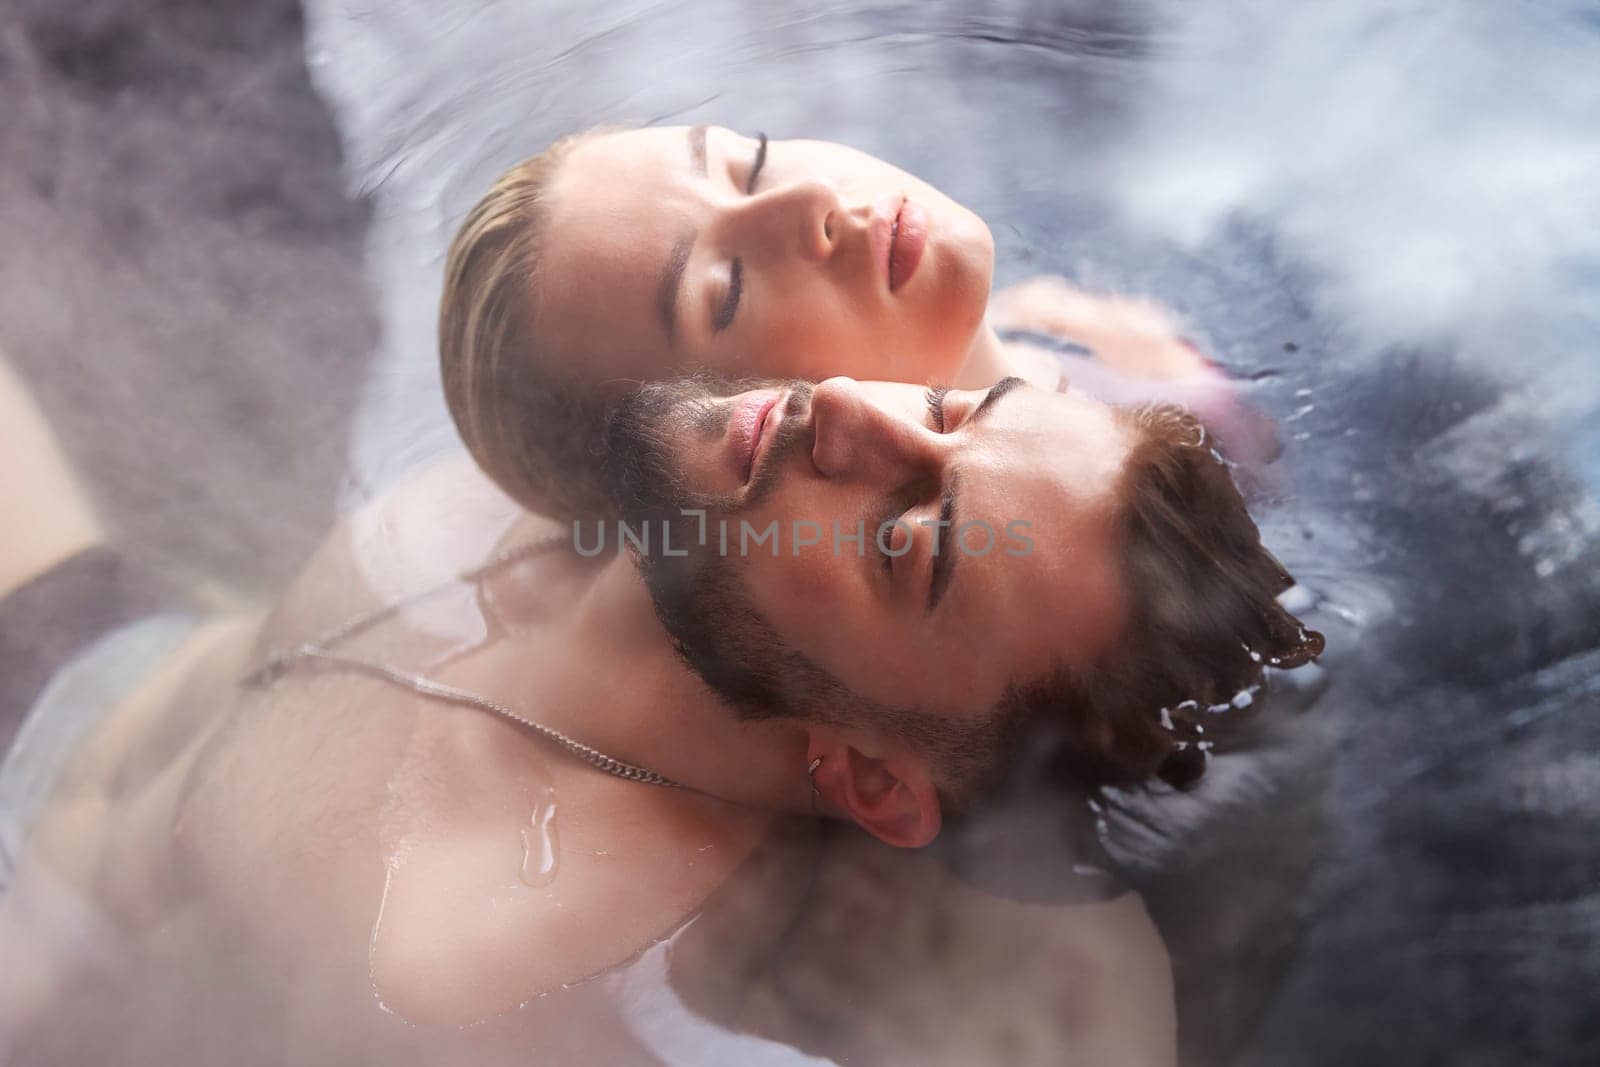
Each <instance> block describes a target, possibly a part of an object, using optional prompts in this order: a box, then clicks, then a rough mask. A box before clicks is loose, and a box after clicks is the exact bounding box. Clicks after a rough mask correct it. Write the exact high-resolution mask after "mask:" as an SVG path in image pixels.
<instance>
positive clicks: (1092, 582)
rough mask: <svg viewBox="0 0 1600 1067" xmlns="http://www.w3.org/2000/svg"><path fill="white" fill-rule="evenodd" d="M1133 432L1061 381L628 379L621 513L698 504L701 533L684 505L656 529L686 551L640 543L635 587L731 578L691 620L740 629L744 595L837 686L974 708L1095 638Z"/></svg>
mask: <svg viewBox="0 0 1600 1067" xmlns="http://www.w3.org/2000/svg"><path fill="white" fill-rule="evenodd" d="M1132 444H1133V440H1132V435H1131V433H1130V431H1128V430H1127V429H1125V428H1124V427H1123V426H1122V425H1121V424H1120V423H1119V422H1118V421H1117V420H1116V419H1115V418H1114V417H1113V414H1112V412H1111V409H1109V408H1108V407H1106V406H1105V405H1103V404H1100V403H1098V402H1096V401H1094V400H1091V399H1089V398H1088V397H1086V396H1084V395H1082V394H1078V393H1072V392H1069V393H1065V394H1058V393H1046V392H1042V391H1040V390H1037V389H1033V388H1031V387H1028V386H1026V385H1023V384H1022V383H1020V382H1018V381H1016V380H1011V379H1008V380H1007V381H1004V382H1001V383H1000V384H999V385H997V386H995V387H994V388H993V389H990V390H977V391H971V392H957V391H950V392H945V393H942V394H940V393H938V392H936V391H935V392H930V391H929V390H926V389H923V388H921V387H918V386H911V385H903V384H896V383H882V382H857V381H853V380H851V379H848V378H832V379H829V380H827V381H824V382H822V383H820V384H818V385H816V386H814V387H812V386H808V385H807V384H805V383H803V382H789V383H779V384H775V385H763V386H760V387H756V388H750V389H746V390H745V391H743V392H736V393H734V394H733V395H722V396H718V395H712V390H710V389H708V388H707V387H705V386H703V385H701V386H696V385H695V384H694V383H684V382H679V383H663V384H660V385H653V386H647V387H646V388H645V389H644V390H643V391H642V392H641V393H640V395H639V396H638V397H637V398H636V399H635V401H634V402H633V403H632V404H631V405H630V406H629V407H628V408H626V409H625V410H624V412H623V414H622V416H621V417H620V418H619V420H618V423H617V424H616V426H615V428H614V435H613V442H612V445H613V449H614V450H617V451H620V452H621V453H622V456H621V457H619V458H620V463H619V466H620V467H625V468H627V469H630V470H631V471H632V472H633V474H634V477H633V479H632V481H631V485H632V487H633V499H631V500H625V501H624V510H625V511H626V512H628V513H629V515H630V517H632V518H634V519H639V518H641V517H644V516H646V515H656V516H659V515H661V514H663V513H667V512H673V511H676V509H679V508H695V507H700V508H704V509H705V511H706V516H705V519H704V530H705V537H704V543H701V541H700V539H699V537H698V536H697V534H698V531H699V530H700V528H701V527H700V522H701V520H699V519H698V518H697V517H696V518H692V519H690V520H686V521H684V522H682V523H680V524H679V525H678V527H677V528H675V529H674V531H673V541H672V544H671V546H670V547H671V550H672V551H673V552H678V551H684V550H687V551H688V553H689V555H688V556H687V557H684V558H678V557H673V556H668V555H665V554H664V553H663V552H662V548H663V546H662V544H661V543H660V538H659V535H658V536H657V538H656V540H655V542H653V547H652V552H651V556H650V560H649V566H648V567H647V574H648V575H650V577H651V582H652V591H653V592H658V593H659V592H660V591H661V590H663V589H667V588H676V589H680V590H681V589H684V588H689V587H690V586H689V585H687V584H686V583H685V576H686V575H687V574H689V573H695V574H698V575H700V576H702V577H701V580H699V581H698V582H697V583H696V584H694V585H693V588H694V589H695V590H697V591H698V593H697V594H696V595H700V594H703V593H704V591H705V590H707V589H717V588H720V589H723V590H727V589H730V588H736V589H737V590H738V591H739V594H740V596H739V597H738V598H734V599H736V600H742V601H743V604H744V606H746V607H747V608H748V609H749V611H731V610H730V611H727V612H722V611H721V610H720V606H719V604H713V605H712V607H711V609H710V610H709V611H703V612H702V618H701V620H700V625H702V626H703V627H704V628H706V629H708V630H712V631H715V630H717V629H718V628H721V629H722V630H723V631H727V630H729V629H737V628H740V627H750V626H752V623H753V622H754V621H755V620H753V619H752V618H751V617H750V612H753V613H755V614H756V615H759V618H760V621H763V622H764V623H765V624H766V625H767V626H769V627H770V629H771V631H773V633H775V635H776V636H777V637H778V638H779V639H780V640H781V641H782V642H783V644H784V645H786V646H787V647H788V648H789V649H792V650H793V651H794V652H796V653H798V654H800V655H801V656H803V657H804V658H805V659H807V660H809V661H810V662H811V663H812V664H814V665H815V666H816V667H818V668H820V669H821V670H822V671H824V672H826V673H827V674H829V675H831V676H832V677H833V679H835V680H837V682H839V683H841V684H842V685H843V686H844V687H845V688H846V689H848V690H849V691H850V692H851V693H853V694H855V695H856V696H859V697H862V698H865V699H867V700H870V701H872V702H874V703H876V704H878V705H880V706H886V707H893V708H902V709H915V710H916V711H917V712H918V713H919V714H928V715H934V716H939V717H943V718H952V717H956V718H960V717H971V716H975V715H982V714H985V713H987V712H988V710H989V709H991V708H993V707H994V705H995V704H996V703H997V702H998V701H999V699H1000V697H1001V696H1002V695H1003V693H1004V691H1005V689H1006V687H1007V686H1008V685H1009V684H1011V683H1013V682H1018V681H1031V680H1034V679H1036V678H1039V677H1042V676H1044V675H1045V674H1046V673H1047V672H1049V671H1051V670H1053V669H1055V668H1058V667H1061V666H1078V667H1082V666H1086V665H1088V664H1090V663H1091V662H1093V661H1094V660H1095V659H1096V658H1097V657H1098V656H1099V655H1100V654H1101V653H1102V652H1103V651H1105V649H1106V648H1107V647H1108V645H1109V644H1110V643H1111V642H1112V641H1114V640H1115V638H1116V636H1117V634H1118V632H1119V630H1120V628H1121V626H1122V622H1123V619H1124V616H1125V613H1126V594H1125V591H1124V589H1123V585H1122V581H1121V579H1120V570H1119V566H1118V559H1117V555H1116V551H1117V550H1116V545H1115V543H1114V540H1115V538H1114V530H1115V520H1116V516H1117V510H1118V504H1119V502H1118V500H1117V499H1116V489H1117V486H1118V484H1119V480H1120V474H1121V471H1122V468H1123V465H1124V462H1125V460H1126V458H1127V455H1128V452H1129V450H1130V448H1131V446H1132ZM896 520H898V522H897V524H896V525H893V526H890V527H888V528H887V530H886V532H884V533H883V534H882V535H881V537H880V535H879V530H880V529H881V528H884V524H886V523H892V522H895V521H896ZM940 524H943V525H940ZM724 531H726V532H725V533H724ZM858 533H859V534H862V535H863V536H862V537H861V540H860V541H856V540H851V538H854V537H855V535H857V534H858ZM762 535H767V536H765V538H764V539H761V540H758V537H762ZM836 538H837V540H836ZM936 538H937V549H936ZM705 576H710V577H711V579H712V580H711V581H706V580H704V579H705ZM658 601H659V597H658ZM722 602H727V598H723V601H722ZM700 636H702V637H709V636H712V635H711V634H704V635H700ZM720 636H721V637H723V638H726V639H727V640H724V641H723V642H722V648H723V649H724V653H723V654H724V655H728V654H732V655H744V656H759V655H760V654H761V643H760V641H759V640H757V639H756V638H755V636H754V635H752V636H751V638H750V639H749V640H746V639H744V635H742V634H740V633H737V632H734V633H728V632H723V633H721V634H720ZM681 637H682V635H680V638H681ZM696 639H697V638H696V635H694V634H691V635H689V640H690V642H691V643H692V642H693V641H694V640H696ZM727 649H734V650H735V651H734V652H733V653H728V652H726V650H727ZM793 710H798V709H793ZM810 710H811V711H812V712H813V713H818V712H820V713H822V714H826V713H827V711H828V709H817V708H813V709H810Z"/></svg>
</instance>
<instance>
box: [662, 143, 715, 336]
mask: <svg viewBox="0 0 1600 1067" xmlns="http://www.w3.org/2000/svg"><path fill="white" fill-rule="evenodd" d="M706 128H707V127H706V124H705V123H703V122H702V123H700V124H699V125H697V126H690V127H689V162H690V165H691V169H693V170H694V172H695V173H696V174H698V175H699V176H700V177H702V178H704V177H705V176H706V174H707V171H706ZM697 236H698V235H697V234H693V233H691V234H688V235H686V236H684V237H681V238H679V239H678V243H677V244H675V245H673V246H672V252H671V254H669V255H668V256H667V262H666V264H665V266H663V267H662V270H661V280H660V282H658V283H657V285H656V317H657V318H658V319H660V320H661V328H662V329H663V330H665V331H666V332H667V344H668V345H671V344H673V343H674V342H675V341H676V337H675V336H674V334H675V333H676V332H677V327H678V290H679V289H681V288H682V287H683V269H684V268H685V267H687V266H688V265H689V253H690V252H691V251H693V249H694V242H695V238H696V237H697Z"/></svg>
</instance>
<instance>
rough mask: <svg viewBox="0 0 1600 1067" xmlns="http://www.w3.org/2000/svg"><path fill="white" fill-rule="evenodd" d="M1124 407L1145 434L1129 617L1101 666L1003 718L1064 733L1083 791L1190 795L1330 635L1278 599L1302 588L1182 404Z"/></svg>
mask: <svg viewBox="0 0 1600 1067" xmlns="http://www.w3.org/2000/svg"><path fill="white" fill-rule="evenodd" d="M1116 410H1117V411H1118V417H1119V418H1121V419H1124V420H1125V421H1127V422H1128V423H1129V424H1130V425H1131V426H1132V427H1133V428H1134V429H1135V431H1136V432H1137V434H1138V443H1137V444H1135V446H1134V448H1133V450H1132V452H1131V454H1130V455H1129V458H1128V460H1127V465H1126V466H1125V467H1124V470H1123V475H1122V477H1123V492H1122V500H1123V504H1122V512H1121V516H1120V518H1119V525H1120V527H1121V529H1120V531H1119V534H1120V543H1121V558H1122V574H1123V580H1124V582H1125V584H1126V586H1127V590H1128V599H1129V605H1130V609H1129V618H1128V621H1127V623H1126V625H1125V627H1124V629H1123V632H1122V634H1121V635H1120V637H1119V638H1118V640H1117V642H1116V643H1115V645H1114V646H1113V647H1112V648H1111V649H1110V650H1109V651H1108V652H1107V653H1106V654H1105V655H1103V656H1102V657H1101V658H1100V660H1099V661H1098V662H1097V663H1096V664H1095V665H1094V666H1093V667H1092V668H1089V669H1087V670H1081V671H1070V670H1065V669H1063V670H1061V671H1058V672H1056V673H1054V674H1052V675H1051V676H1049V677H1047V678H1045V679H1042V680H1039V681H1036V682H1034V683H1031V684H1025V685H1019V686H1016V687H1014V688H1013V689H1012V691H1011V692H1010V693H1009V694H1008V695H1007V697H1006V699H1005V701H1004V702H1003V707H1004V715H1003V718H1005V719H1006V720H1009V721H1012V722H1013V723H1015V724H1016V725H1017V727H1018V732H1019V733H1021V734H1023V735H1027V734H1028V733H1029V732H1030V730H1029V727H1031V726H1043V727H1045V728H1046V729H1047V730H1049V731H1050V732H1052V733H1054V734H1055V735H1057V736H1058V737H1059V738H1060V741H1061V744H1060V745H1059V746H1058V747H1057V749H1056V752H1057V755H1056V757H1055V761H1054V762H1055V765H1056V767H1057V769H1058V771H1059V773H1060V774H1061V775H1062V776H1063V777H1064V778H1066V779H1068V780H1070V781H1072V782H1074V783H1076V784H1078V785H1081V786H1085V787H1089V788H1095V787H1099V786H1105V785H1113V786H1128V785H1135V784H1138V783H1141V782H1146V781H1149V780H1151V779H1155V778H1159V779H1161V780H1163V781H1165V782H1167V783H1168V784H1169V785H1172V786H1174V787H1176V788H1179V789H1186V788H1189V787H1191V786H1193V785H1195V784H1197V783H1198V781H1199V779H1200V777H1201V776H1202V775H1203V774H1204V773H1205V769H1206V758H1207V753H1208V752H1209V751H1211V750H1212V749H1213V748H1214V747H1216V748H1226V747H1228V746H1229V745H1230V743H1235V742H1237V741H1238V740H1239V739H1240V738H1242V737H1243V736H1244V734H1245V730H1244V729H1243V728H1244V727H1246V726H1247V725H1248V723H1249V720H1250V719H1251V718H1252V715H1253V714H1254V712H1256V711H1257V710H1258V709H1259V708H1260V697H1259V696H1258V694H1259V690H1260V684H1261V682H1262V679H1263V675H1264V673H1265V669H1266V668H1268V667H1279V668H1290V667H1298V666H1301V665H1302V664H1305V663H1308V662H1310V661H1311V660H1312V659H1315V658H1316V657H1317V656H1318V655H1319V654H1320V653H1321V652H1322V649H1323V638H1322V635H1321V634H1319V633H1317V632H1316V631H1314V630H1307V629H1306V628H1305V627H1304V626H1303V625H1302V624H1301V622H1300V620H1299V619H1297V618H1295V617H1294V616H1293V615H1292V614H1290V613H1289V612H1288V611H1287V610H1286V609H1285V608H1284V607H1283V606H1282V605H1281V604H1280V603H1279V602H1278V600H1277V597H1278V595H1279V594H1280V593H1282V592H1283V591H1284V590H1286V589H1288V588H1289V587H1290V586H1292V585H1293V584H1294V580H1293V579H1292V578H1291V577H1290V576H1289V574H1288V572H1287V571H1286V570H1285V569H1284V567H1283V565H1282V564H1281V563H1279V562H1278V560H1277V558H1276V557H1274V556H1273V554H1272V553H1271V552H1269V551H1267V549H1266V548H1265V547H1264V546H1263V545H1262V544H1261V535H1260V531H1259V530H1258V529H1257V528H1256V524H1255V522H1254V520H1252V519H1251V517H1250V513H1249V511H1248V510H1247V509H1246V507H1245V503H1244V500H1243V498H1242V497H1241V495H1240V493H1239V490H1238V487H1237V486H1236V485H1235V484H1234V480H1233V477H1232V474H1231V471H1230V469H1229V466H1228V464H1227V463H1226V461H1225V460H1224V459H1223V458H1222V456H1221V455H1220V454H1219V453H1217V452H1216V451H1215V450H1214V449H1213V447H1212V446H1211V443H1210V441H1209V439H1208V435H1207V433H1206V430H1205V427H1204V426H1203V424H1202V423H1201V422H1200V421H1199V420H1198V419H1197V418H1196V417H1195V416H1194V415H1193V414H1191V413H1190V412H1189V411H1187V410H1186V409H1184V408H1181V407H1177V406H1174V405H1170V404H1157V405H1149V406H1145V407H1141V408H1135V409H1116Z"/></svg>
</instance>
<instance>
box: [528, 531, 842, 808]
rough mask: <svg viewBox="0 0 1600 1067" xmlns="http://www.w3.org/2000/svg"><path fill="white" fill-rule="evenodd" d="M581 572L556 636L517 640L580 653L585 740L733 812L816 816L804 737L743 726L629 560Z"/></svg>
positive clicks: (784, 725)
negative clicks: (686, 654)
mask: <svg viewBox="0 0 1600 1067" xmlns="http://www.w3.org/2000/svg"><path fill="white" fill-rule="evenodd" d="M613 532H614V531H613ZM580 566H583V567H585V568H586V570H587V575H586V579H585V580H583V581H582V583H581V586H580V588H581V592H580V593H579V595H578V596H576V597H574V598H573V600H572V601H571V602H570V606H569V607H568V608H567V609H566V611H565V612H564V613H563V615H562V616H561V617H560V618H559V619H558V621H557V622H556V624H555V627H554V628H553V629H546V628H536V629H533V630H531V631H529V632H527V633H526V634H524V635H520V636H514V637H512V638H510V640H524V641H545V640H559V641H561V642H563V643H565V644H566V645H567V646H568V647H569V648H570V649H572V650H573V655H574V656H575V657H576V658H577V662H576V663H575V666H577V667H578V668H579V669H578V670H577V671H575V672H574V674H575V675H576V676H578V678H579V681H578V683H577V685H578V687H579V692H580V694H581V698H580V699H581V701H582V703H583V704H584V707H583V709H582V719H581V726H574V731H573V732H574V733H576V734H577V735H578V737H579V739H580V740H582V741H583V742H584V743H585V744H587V745H590V746H592V747H594V748H597V749H599V750H600V751H601V752H604V753H605V754H606V755H608V756H612V757H615V758H616V759H620V760H624V761H626V762H629V763H634V764H637V765H639V766H642V767H646V768H648V769H650V770H652V771H655V772H657V773H659V774H663V775H666V776H667V777H668V778H671V779H673V780H674V781H678V782H681V783H683V784H684V785H686V786H689V787H690V788H692V789H695V790H697V791H699V792H702V793H706V794H708V795H710V796H713V797H717V798H719V799H722V800H726V801H729V802H731V803H734V804H739V805H743V806H747V807H753V808H760V809H766V810H774V811H791V812H806V811H810V810H811V790H810V782H809V779H808V777H807V774H806V763H805V756H806V742H807V735H806V732H805V730H804V729H803V728H802V727H800V726H799V725H797V724H795V723H794V722H793V721H786V720H781V719H780V720H768V721H762V722H743V721H741V720H739V719H738V718H737V717H736V716H735V715H734V713H733V712H732V711H731V710H730V709H729V708H728V707H727V706H726V705H725V704H723V703H722V701H721V700H719V699H718V698H717V697H716V696H715V695H714V694H713V693H712V692H711V691H710V690H709V689H707V688H706V686H705V685H704V684H703V683H702V682H701V681H700V680H699V679H698V678H697V677H696V676H694V675H693V674H692V673H691V672H690V671H689V669H688V668H687V667H685V666H684V664H683V662H682V660H681V659H679V657H678V655H677V653H676V651H675V650H674V649H673V647H672V643H671V641H670V639H669V638H668V636H667V634H666V631H665V630H664V629H663V628H662V626H661V623H660V621H659V620H658V619H657V618H656V614H655V610H654V608H653V607H652V605H651V602H650V595H649V592H648V590H647V589H646V588H645V585H644V581H643V579H642V578H640V576H639V573H638V570H637V568H636V567H635V566H634V564H633V561H632V559H631V558H630V557H629V556H627V555H626V554H625V553H621V552H618V553H615V554H612V553H609V552H608V553H606V554H605V555H604V556H603V557H602V558H600V559H596V560H593V561H584V563H582V564H580ZM552 725H556V724H552ZM558 728H560V726H559V725H558Z"/></svg>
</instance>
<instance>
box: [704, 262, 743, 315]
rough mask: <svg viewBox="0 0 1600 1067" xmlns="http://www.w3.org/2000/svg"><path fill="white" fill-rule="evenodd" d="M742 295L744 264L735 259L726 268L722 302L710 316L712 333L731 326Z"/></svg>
mask: <svg viewBox="0 0 1600 1067" xmlns="http://www.w3.org/2000/svg"><path fill="white" fill-rule="evenodd" d="M743 295H744V263H743V262H742V261H741V260H739V259H738V258H735V259H734V261H733V263H732V264H730V265H729V267H728V288H727V291H726V292H724V293H723V295H722V300H721V302H719V303H718V304H717V310H716V311H715V312H714V313H713V314H712V316H711V329H712V331H713V332H714V333H721V332H722V331H723V330H726V329H727V328H728V327H729V326H731V325H733V317H734V315H736V314H738V312H739V298H740V297H742V296H743Z"/></svg>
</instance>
